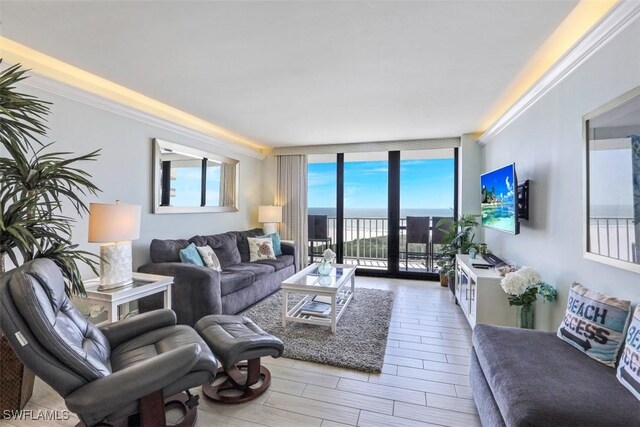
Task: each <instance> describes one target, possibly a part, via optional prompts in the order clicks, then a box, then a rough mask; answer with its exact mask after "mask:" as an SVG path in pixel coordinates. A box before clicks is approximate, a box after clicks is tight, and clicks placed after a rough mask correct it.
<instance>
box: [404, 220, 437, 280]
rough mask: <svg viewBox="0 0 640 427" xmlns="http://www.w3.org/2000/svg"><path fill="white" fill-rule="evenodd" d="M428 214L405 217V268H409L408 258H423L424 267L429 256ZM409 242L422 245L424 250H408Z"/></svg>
mask: <svg viewBox="0 0 640 427" xmlns="http://www.w3.org/2000/svg"><path fill="white" fill-rule="evenodd" d="M430 220H431V218H430V217H428V216H408V217H407V240H406V242H405V270H408V269H409V259H424V262H425V268H426V267H427V265H426V263H427V259H428V258H429V222H430ZM410 244H422V245H424V252H415V251H414V252H409V245H410Z"/></svg>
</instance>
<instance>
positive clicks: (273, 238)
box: [258, 231, 282, 256]
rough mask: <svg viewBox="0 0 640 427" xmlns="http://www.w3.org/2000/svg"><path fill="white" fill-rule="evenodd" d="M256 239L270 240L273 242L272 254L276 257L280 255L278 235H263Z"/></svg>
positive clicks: (280, 246) (280, 243) (280, 247)
mask: <svg viewBox="0 0 640 427" xmlns="http://www.w3.org/2000/svg"><path fill="white" fill-rule="evenodd" d="M258 237H260V238H265V237H267V238H269V239H271V241H272V242H273V252H274V253H275V254H276V256H280V255H282V242H281V240H280V233H278V232H277V231H276V232H275V233H271V234H265V235H264V236H258Z"/></svg>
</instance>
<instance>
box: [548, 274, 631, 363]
mask: <svg viewBox="0 0 640 427" xmlns="http://www.w3.org/2000/svg"><path fill="white" fill-rule="evenodd" d="M630 306H631V302H630V301H625V300H621V299H618V298H614V297H609V296H607V295H603V294H600V293H598V292H595V291H591V290H589V289H587V288H585V287H584V286H582V285H580V284H578V283H574V284H572V285H571V290H570V291H569V300H568V301H567V311H566V312H565V316H564V319H563V320H562V323H561V324H560V327H559V328H558V338H560V339H561V340H564V341H566V342H568V343H569V344H571V345H572V346H574V347H575V348H577V349H578V350H580V351H582V352H584V353H585V354H586V355H587V356H589V357H591V358H592V359H595V360H597V361H598V362H601V363H604V364H605V365H607V366H611V367H612V368H613V367H615V365H616V359H617V356H618V352H619V351H620V347H621V346H622V342H623V340H624V331H625V327H626V325H627V318H628V317H629V310H630Z"/></svg>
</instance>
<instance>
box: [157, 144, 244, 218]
mask: <svg viewBox="0 0 640 427" xmlns="http://www.w3.org/2000/svg"><path fill="white" fill-rule="evenodd" d="M160 148H168V149H170V150H174V151H177V152H181V153H185V154H189V155H192V156H198V157H203V158H207V159H211V160H217V161H220V162H224V163H230V164H233V165H234V166H235V172H236V188H235V189H234V205H233V206H160V200H159V198H160V174H161V170H160V167H159V163H160V158H161V153H160ZM152 157H153V213H154V214H178V213H214V212H237V211H238V210H239V209H238V196H239V194H240V192H239V191H238V189H239V187H240V161H239V160H236V159H232V158H230V157H225V156H220V155H217V154H212V153H209V152H206V151H203V150H198V149H196V148H191V147H188V146H186V145H182V144H177V143H174V142H169V141H165V140H163V139H159V138H153V156H152Z"/></svg>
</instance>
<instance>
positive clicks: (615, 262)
mask: <svg viewBox="0 0 640 427" xmlns="http://www.w3.org/2000/svg"><path fill="white" fill-rule="evenodd" d="M636 97H640V86H638V87H636V88H634V89H632V90H630V91H628V92H625V93H624V94H622V95H620V96H619V97H617V98H615V99H613V100H611V101H609V102H607V103H606V104H604V105H602V106H600V107H598V108H596V109H595V110H593V111H591V112H589V113H587V114H585V115H584V116H582V133H583V138H582V139H583V142H584V151H583V162H582V164H583V169H582V190H583V210H582V214H583V228H582V249H583V256H584V258H586V259H589V260H592V261H597V262H600V263H603V264H607V265H610V266H612V267H617V268H621V269H624V270H629V271H633V272H635V273H640V264H635V263H633V262H629V261H624V260H620V259H615V258H611V257H607V256H604V255H599V254H596V253H593V252H589V246H590V245H589V243H590V229H589V204H590V203H589V177H590V175H589V171H590V169H589V166H590V164H589V121H590V120H591V119H594V118H595V117H597V116H599V115H601V114H604V113H606V112H608V111H611V110H613V109H615V108H617V107H619V106H620V105H622V104H625V103H627V102H629V101H631V100H632V99H634V98H636ZM638 243H640V242H638Z"/></svg>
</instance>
